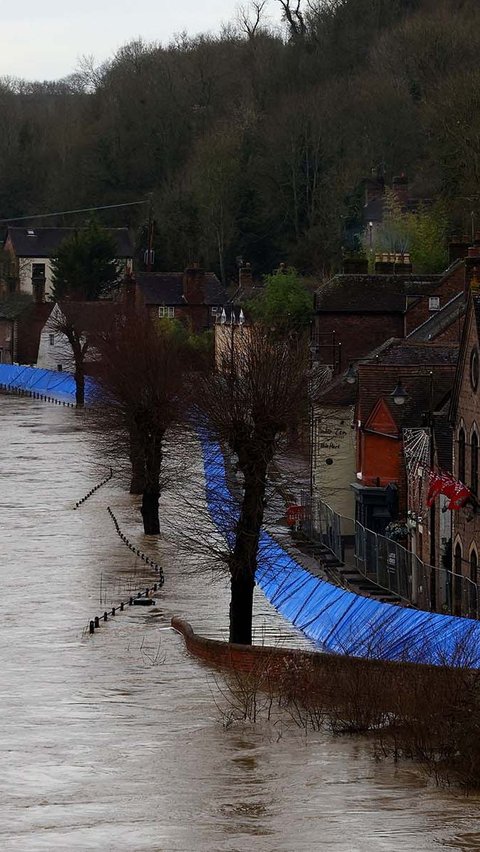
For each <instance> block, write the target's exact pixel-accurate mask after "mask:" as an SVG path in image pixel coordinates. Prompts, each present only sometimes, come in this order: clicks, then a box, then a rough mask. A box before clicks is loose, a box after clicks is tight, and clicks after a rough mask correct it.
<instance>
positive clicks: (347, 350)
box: [315, 313, 404, 370]
mask: <svg viewBox="0 0 480 852" xmlns="http://www.w3.org/2000/svg"><path fill="white" fill-rule="evenodd" d="M315 331H316V334H317V336H318V337H319V338H321V339H322V340H326V339H329V337H330V338H332V335H333V332H335V339H336V341H337V343H341V344H342V363H341V369H342V370H343V369H346V368H347V367H348V365H349V363H350V362H351V361H356V360H357V359H358V358H362V357H363V356H364V355H367V354H368V353H369V352H371V350H372V349H376V347H377V346H380V345H381V344H382V343H384V342H385V341H386V340H388V339H389V338H390V337H404V322H403V315H402V314H349V313H335V314H334V313H331V314H328V313H322V314H320V315H317V317H316V318H315ZM319 356H320V360H321V361H322V363H330V360H329V359H331V347H329V346H328V345H326V346H325V347H322V349H321V351H320V353H319Z"/></svg>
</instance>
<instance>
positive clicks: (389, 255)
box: [375, 251, 412, 275]
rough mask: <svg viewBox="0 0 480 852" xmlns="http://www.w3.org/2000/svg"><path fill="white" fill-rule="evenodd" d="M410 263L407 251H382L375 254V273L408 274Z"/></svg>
mask: <svg viewBox="0 0 480 852" xmlns="http://www.w3.org/2000/svg"><path fill="white" fill-rule="evenodd" d="M411 272H412V263H411V260H410V254H409V253H408V252H398V251H397V252H395V251H384V252H382V253H381V254H376V255H375V274H376V275H410V274H411Z"/></svg>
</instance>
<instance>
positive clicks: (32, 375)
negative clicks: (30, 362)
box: [0, 364, 95, 402]
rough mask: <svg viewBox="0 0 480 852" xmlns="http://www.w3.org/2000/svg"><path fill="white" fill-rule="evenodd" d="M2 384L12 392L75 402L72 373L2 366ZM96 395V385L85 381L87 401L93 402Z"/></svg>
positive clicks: (9, 365)
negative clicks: (29, 392)
mask: <svg viewBox="0 0 480 852" xmlns="http://www.w3.org/2000/svg"><path fill="white" fill-rule="evenodd" d="M0 384H2V385H6V386H7V387H9V388H11V389H12V390H26V391H31V392H32V393H40V394H43V395H44V396H50V397H52V398H53V399H58V400H60V401H61V402H75V379H74V377H73V375H72V374H71V373H64V372H59V371H56V370H40V369H39V368H38V367H25V366H22V365H16V364H0ZM94 394H95V383H94V381H93V380H92V379H90V378H89V377H88V376H87V377H86V379H85V401H86V402H91V401H92V399H93V397H94Z"/></svg>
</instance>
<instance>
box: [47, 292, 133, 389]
mask: <svg viewBox="0 0 480 852" xmlns="http://www.w3.org/2000/svg"><path fill="white" fill-rule="evenodd" d="M118 312H119V306H118V304H116V303H115V302H108V301H99V302H62V303H59V302H57V303H56V304H55V306H54V308H53V310H52V312H51V314H50V316H49V317H48V319H47V321H46V323H45V325H44V326H43V328H42V331H41V333H40V343H39V347H38V358H37V367H40V368H42V369H44V370H64V371H66V372H69V373H73V372H74V363H73V353H72V348H71V346H70V343H69V341H68V339H67V337H66V336H65V335H64V334H62V332H61V331H60V330H59V329H60V327H61V325H62V323H63V322H64V321H65V316H67V317H68V318H69V320H71V322H72V323H73V325H74V326H75V328H76V331H77V333H79V334H80V335H81V336H82V340H83V341H84V340H85V339H86V338H87V337H88V340H89V349H88V352H87V353H86V357H85V363H86V364H92V363H94V362H95V361H96V360H97V359H98V353H97V351H96V350H95V348H94V346H93V343H94V341H95V335H96V334H98V332H100V331H102V330H104V329H106V328H107V327H108V325H109V324H110V323H111V322H112V319H113V317H114V316H115V315H116V314H118Z"/></svg>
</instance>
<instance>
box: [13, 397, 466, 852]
mask: <svg viewBox="0 0 480 852" xmlns="http://www.w3.org/2000/svg"><path fill="white" fill-rule="evenodd" d="M0 415H1V424H2V430H1V436H2V441H1V444H0V471H1V483H2V484H1V500H0V540H1V551H0V552H1V589H2V598H1V621H0V637H1V638H0V671H1V678H2V682H1V698H0V702H1V726H0V753H1V772H0V787H1V790H0V802H1V807H0V849H1V850H8V852H10V850H12V852H13V850H15V852H16V850H22V852H37V850H38V852H40V850H48V852H51V851H52V850H64V852H70V850H82V852H85V850H103V849H105V850H116V852H153V850H155V852H177V850H179V852H247V850H255V852H273V851H274V850H275V852H313V850H319V849H321V850H332V852H337V850H338V852H346V850H355V852H367V850H369V852H370V850H373V852H377V851H379V850H388V852H400V850H412V852H413V850H422V851H423V850H437V849H438V850H442V849H443V850H445V849H455V850H471V849H480V824H479V805H480V800H479V798H477V797H475V796H471V797H470V798H467V799H465V798H463V797H462V796H460V795H458V794H456V793H455V792H453V791H448V790H442V789H438V788H436V787H435V786H434V785H433V784H431V783H430V782H428V781H427V780H426V779H425V778H424V777H423V776H422V774H421V773H420V771H419V770H418V769H417V768H416V767H415V766H413V765H409V764H401V765H399V766H394V765H392V763H390V762H380V763H377V762H375V761H374V759H373V758H372V754H371V747H370V746H369V744H368V742H366V741H365V740H362V739H357V738H350V737H336V736H333V735H332V734H330V733H329V732H327V731H324V732H321V733H315V734H309V735H308V736H305V735H304V734H302V732H301V730H300V729H298V728H296V727H295V726H294V725H293V724H291V723H289V720H288V719H282V718H277V720H276V724H274V725H273V724H268V723H267V722H266V721H260V722H259V723H258V724H257V725H252V724H249V723H244V722H235V721H234V722H233V723H231V724H226V722H227V720H230V721H231V718H230V710H231V705H230V699H229V694H228V691H226V690H225V688H224V685H223V679H222V678H221V677H220V676H219V675H217V676H215V677H214V676H213V675H212V673H211V672H210V671H209V670H208V669H207V668H205V667H204V666H202V665H201V664H199V663H198V662H197V661H196V660H194V659H192V658H191V657H189V655H188V654H187V653H186V651H185V648H184V644H183V640H182V638H181V637H180V636H179V635H178V634H176V633H175V632H174V631H172V630H171V629H170V628H169V625H170V618H171V616H172V615H173V614H177V615H181V616H184V617H186V618H187V619H188V620H189V621H191V623H192V624H193V626H194V628H195V629H197V630H198V631H200V632H202V631H203V632H204V633H206V634H208V635H211V636H221V635H225V631H226V616H227V608H228V584H227V581H226V579H225V578H224V577H223V575H220V574H218V573H210V572H208V571H205V570H204V571H202V572H201V573H198V574H197V573H195V572H194V571H193V570H192V568H193V567H195V566H196V563H197V562H200V561H202V562H204V559H205V558H206V557H205V558H204V557H201V559H200V557H195V556H194V555H193V553H190V554H188V553H186V552H184V551H178V549H177V542H176V536H177V534H178V533H177V530H178V526H179V524H178V518H179V515H180V513H181V511H182V510H181V508H180V505H181V502H182V500H181V498H182V493H185V492H186V490H188V484H187V483H188V475H186V476H185V477H184V481H183V482H182V484H181V487H179V488H178V489H177V491H178V492H179V493H176V492H175V486H174V485H173V486H172V487H171V489H170V491H169V492H167V493H166V495H165V499H164V500H163V505H162V510H163V514H164V516H165V518H166V522H165V528H164V534H163V536H162V538H161V539H160V541H159V542H156V541H153V540H146V539H145V537H144V536H143V535H142V532H141V527H140V524H139V521H138V512H137V509H136V505H135V504H136V501H135V499H134V498H131V497H130V496H129V495H128V494H126V493H125V491H124V490H123V488H122V483H121V482H120V480H119V478H118V477H116V478H114V479H113V480H112V481H111V482H110V483H109V484H108V485H106V486H104V487H103V488H101V489H100V490H99V491H98V492H97V493H96V494H95V495H94V496H93V497H92V498H91V499H90V500H88V501H87V502H86V503H85V504H84V505H83V506H82V507H81V508H80V509H78V510H77V511H73V505H74V503H75V501H76V500H77V499H79V498H80V497H81V496H82V495H83V494H84V493H85V492H86V491H88V490H89V489H90V488H91V487H92V485H93V484H95V482H96V481H98V480H100V479H101V478H102V477H103V475H104V472H103V468H101V467H100V466H97V467H95V464H94V463H93V461H92V449H91V442H90V440H89V435H88V431H87V429H86V427H85V416H84V415H82V414H78V413H77V412H74V411H72V410H71V409H64V408H60V407H56V406H50V405H47V404H44V403H41V402H37V401H33V400H27V399H23V398H16V397H9V396H0ZM189 452H191V454H192V457H191V460H190V462H189V464H191V466H192V468H195V470H196V474H197V477H198V474H199V470H200V467H199V462H198V457H195V452H194V450H192V448H190V451H189ZM186 471H187V474H188V465H187V469H186ZM107 505H111V506H112V508H113V510H114V511H115V514H116V515H117V517H118V520H119V522H120V524H121V526H122V528H123V529H124V531H125V532H126V533H127V534H128V535H129V536H130V538H131V539H132V540H134V541H135V542H136V543H137V544H138V546H139V547H140V548H142V549H143V550H145V551H146V552H148V553H149V554H151V555H154V554H156V555H157V557H158V559H159V561H161V563H162V564H163V566H164V569H165V585H164V587H163V589H162V590H161V592H160V593H159V594H158V595H157V598H156V606H155V607H154V608H151V609H149V610H147V609H146V608H141V607H129V608H127V610H126V611H125V612H124V613H120V614H118V616H116V617H115V618H114V619H113V618H110V619H109V621H108V623H107V624H104V625H103V626H102V627H101V629H100V630H99V631H97V632H96V634H95V636H93V637H90V636H88V635H87V634H86V632H85V627H86V625H87V624H88V622H89V620H90V619H91V618H93V617H94V616H95V615H100V614H101V613H103V611H104V609H106V608H107V607H109V606H111V605H112V604H115V605H117V604H118V603H119V602H120V600H126V599H127V597H128V594H129V592H130V591H131V590H133V589H134V588H141V587H144V586H145V585H152V583H153V581H154V580H155V578H154V576H153V575H152V574H150V573H149V572H148V568H147V567H146V566H145V565H144V564H143V563H142V562H141V561H140V560H139V559H138V558H136V557H134V556H133V555H132V553H131V552H130V551H129V550H128V549H127V548H126V547H125V546H124V545H123V544H122V542H121V541H120V539H119V538H118V536H117V535H116V533H115V529H114V526H113V523H112V521H111V519H110V517H109V515H108V513H107V511H106V506H107ZM186 511H187V514H188V510H186ZM199 517H200V516H199ZM193 526H194V525H193V523H192V529H193ZM211 535H212V536H214V533H213V531H212V532H211ZM255 625H256V636H257V640H258V641H262V640H263V639H267V641H269V642H283V643H289V644H292V645H301V644H307V643H306V642H305V640H303V639H302V637H300V636H299V635H298V634H297V633H296V632H295V631H294V630H292V629H291V628H290V627H289V625H288V624H286V622H285V621H283V619H281V618H280V617H279V616H277V615H276V614H275V613H274V612H273V610H272V609H271V607H270V605H269V604H268V603H267V602H266V601H265V600H264V599H263V597H262V595H261V593H260V592H259V593H258V594H257V598H256V618H255Z"/></svg>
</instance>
